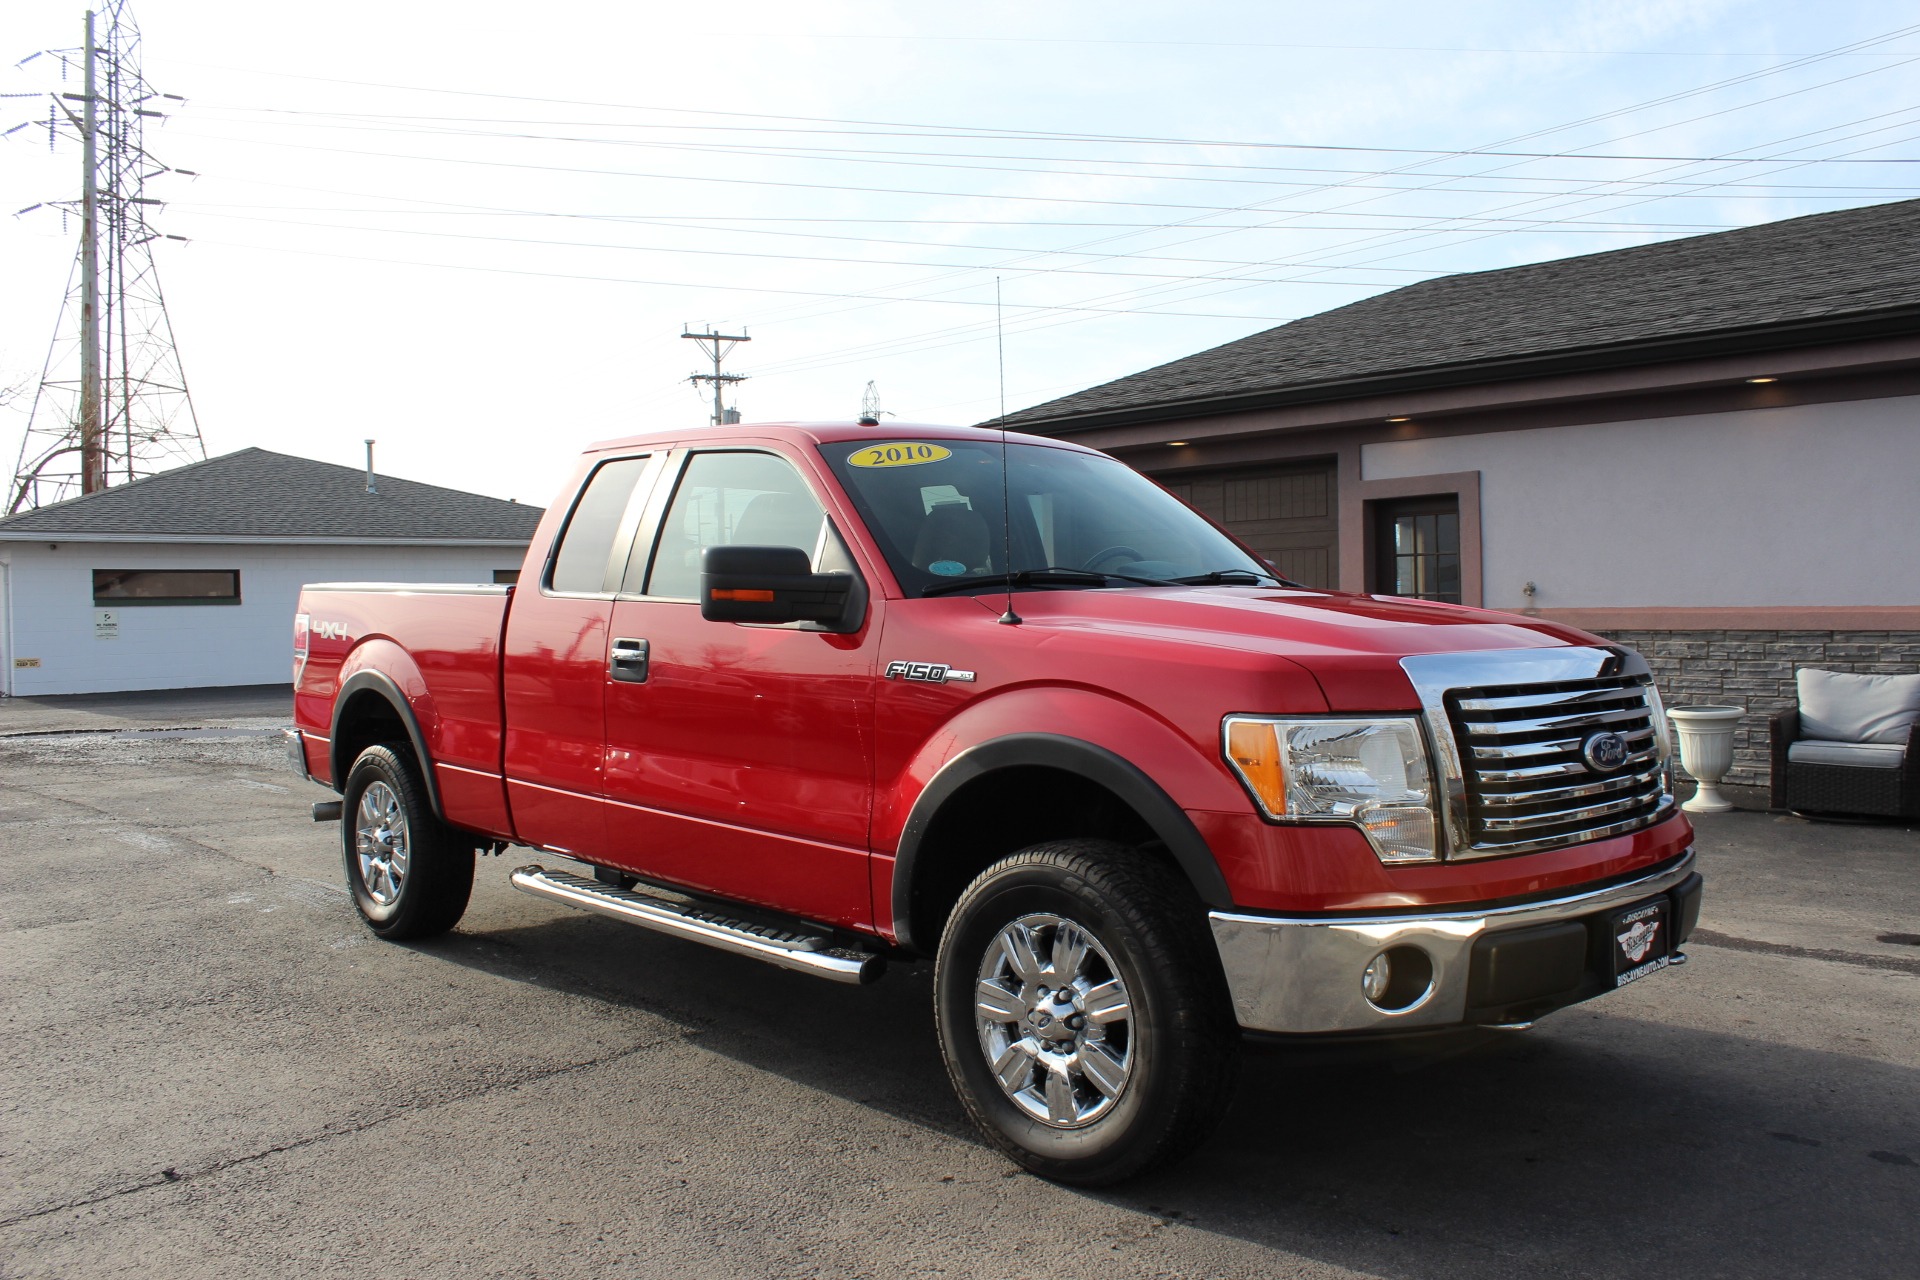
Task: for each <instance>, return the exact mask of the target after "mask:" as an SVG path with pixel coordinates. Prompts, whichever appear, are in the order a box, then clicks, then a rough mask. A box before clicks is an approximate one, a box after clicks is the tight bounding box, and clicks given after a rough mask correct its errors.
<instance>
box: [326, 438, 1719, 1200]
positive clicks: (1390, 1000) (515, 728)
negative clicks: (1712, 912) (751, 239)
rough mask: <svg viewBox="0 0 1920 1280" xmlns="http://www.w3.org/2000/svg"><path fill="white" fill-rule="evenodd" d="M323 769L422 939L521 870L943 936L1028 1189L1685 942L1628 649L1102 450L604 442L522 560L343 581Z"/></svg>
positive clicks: (1658, 718)
mask: <svg viewBox="0 0 1920 1280" xmlns="http://www.w3.org/2000/svg"><path fill="white" fill-rule="evenodd" d="M294 652H295V657H294V685H295V695H294V708H295V720H296V726H297V727H296V728H295V729H294V730H292V731H290V732H291V738H290V744H291V747H292V750H293V754H294V757H295V764H296V767H297V768H298V769H299V770H300V772H301V773H302V774H303V775H306V776H308V777H310V778H313V779H315V780H317V781H320V782H323V783H325V784H327V785H328V786H330V787H332V788H333V789H335V790H336V791H338V792H339V793H340V794H341V797H342V798H341V800H339V801H332V802H327V803H325V804H321V805H317V806H315V814H314V816H315V817H316V819H322V820H325V819H329V818H344V821H343V825H342V836H343V839H342V847H343V851H344V857H345V864H346V876H347V881H348V884H349V886H350V887H351V889H352V892H353V898H354V901H355V902H356V903H357V904H358V907H359V910H360V913H361V914H362V915H363V916H364V917H365V919H366V921H367V923H368V924H369V925H370V926H371V927H372V928H373V930H374V932H376V933H378V934H380V935H381V936H383V937H386V938H393V939H399V938H415V937H421V936H424V935H428V934H432V933H436V932H440V931H444V930H446V929H449V928H451V927H453V925H454V924H455V923H456V922H457V921H458V920H459V918H460V916H461V913H462V912H463V911H464V909H465V907H466V903H467V898H468V894H469V892H470V890H471V886H472V881H473V873H474V863H475V854H476V852H477V851H492V852H498V851H500V850H502V849H504V848H505V847H507V846H509V845H523V846H530V847H531V848H533V849H537V850H540V851H542V852H544V853H548V854H552V855H557V856H558V857H559V858H561V859H565V860H569V861H570V862H571V863H573V864H575V866H576V871H577V872H581V873H585V874H576V872H569V871H566V870H563V869H548V868H546V867H543V866H539V865H532V866H526V867H522V868H521V869H520V870H518V871H515V872H514V873H513V876H512V879H513V883H514V884H515V885H516V886H517V887H519V888H521V889H524V890H526V891H528V892H530V893H534V894H537V895H540V896H543V897H546V898H549V899H552V900H555V901H558V902H562V903H566V904H568V905H571V906H574V907H579V908H583V909H586V910H589V911H594V912H599V913H601V914H604V915H606V916H609V917H612V918H614V919H618V920H623V921H626V922H628V923H632V924H637V925H641V926H644V927H647V928H651V929H655V930H660V931H664V932H667V933H669V934H673V935H676V936H679V937H682V938H686V939H690V940H693V941H697V942H701V943H705V944H707V945H710V946H715V947H719V948H723V949H725V950H729V951H733V952H736V953H740V954H744V955H749V956H754V957H758V958H760V959H763V960H766V961H769V962H771V963H774V964H777V965H782V966H785V967H787V968H790V969H796V970H800V971H802V972H807V973H813V974H817V975H819V976H822V977H825V978H829V979H834V980H838V981H842V982H856V983H857V982H866V981H869V980H871V979H873V978H874V977H876V976H878V975H879V974H880V973H881V972H882V970H883V968H884V966H885V965H886V964H887V962H888V961H901V962H911V961H915V960H922V959H930V960H931V961H932V962H933V965H934V989H935V993H936V995H935V1011H934V1013H935V1019H936V1025H937V1028H938V1032H939V1037H940V1043H941V1046H942V1049H943V1052H944V1054H945V1057H946V1061H947V1065H948V1070H949V1073H950V1075H951V1077H952V1080H953V1084H954V1087H955V1089H956V1090H957V1091H958V1093H959V1096H960V1098H961V1100H962V1102H963V1103H964V1105H965V1106H966V1108H967V1110H968V1112H969V1113H970V1114H971V1115H972V1117H973V1118H974V1120H975V1121H976V1122H977V1123H978V1124H979V1126H980V1128H981V1130H982V1132H983V1133H984V1134H985V1135H986V1136H987V1138H988V1139H989V1140H991V1141H992V1142H994V1143H995V1144H997V1145H998V1146H999V1147H1000V1148H1002V1149H1003V1150H1005V1151H1006V1152H1007V1153H1008V1154H1009V1155H1010V1156H1012V1157H1013V1158H1014V1159H1015V1160H1017V1161H1019V1162H1020V1163H1022V1164H1024V1165H1025V1166H1027V1167H1028V1168H1030V1169H1032V1170H1034V1171H1036V1172H1039V1173H1042V1174H1044V1175H1047V1176H1049V1177H1054V1178H1059V1179H1062V1180H1066V1181H1071V1182H1078V1183H1083V1184H1099V1183H1106V1182H1112V1181H1115V1180H1117V1179H1119V1178H1123V1177H1126V1176H1128V1175H1130V1174H1133V1173H1136V1172H1138V1171H1140V1170H1142V1169H1144V1168H1146V1167H1148V1166H1149V1165H1153V1164H1156V1163H1160V1162H1163V1161H1166V1160H1168V1159H1171V1158H1173V1157H1175V1156H1177V1155H1179V1154H1181V1153H1183V1152H1185V1151H1187V1150H1189V1149H1191V1148H1192V1147H1193V1146H1194V1145H1195V1144H1197V1143H1198V1142H1199V1141H1200V1140H1201V1139H1202V1138H1203V1137H1205V1135H1206V1134H1207V1132H1208V1131H1209V1129H1210V1127H1211V1126H1212V1124H1213V1123H1214V1122H1215V1121H1216V1120H1217V1119H1218V1117H1219V1116H1220V1114H1221V1112H1222V1109H1223V1108H1224V1106H1225V1104H1226V1101H1227V1098H1228V1095H1229V1093H1230V1090H1231V1084H1232V1080H1233V1075H1234V1071H1235V1066H1236V1062H1237V1058H1238V1050H1239V1048H1240V1045H1241V1044H1242V1042H1243V1041H1245V1040H1247V1039H1250V1038H1251V1039H1256V1040H1259V1039H1265V1040H1273V1041H1281V1042H1285V1041H1289V1040H1295V1041H1297V1040H1300V1039H1314V1040H1321V1039H1327V1038H1349V1039H1359V1040H1366V1039H1370V1038H1382V1037H1390V1036H1404V1035H1409V1034H1415V1033H1432V1032H1435V1031H1438V1030H1443V1029H1455V1028H1461V1027H1473V1026H1500V1027H1512V1026H1518V1025H1523V1024H1526V1023H1528V1022H1531V1021H1532V1020H1533V1019H1535V1018H1538V1017H1540V1016H1542V1015H1543V1014H1545V1013H1548V1012H1549V1011H1551V1010H1554V1009H1557V1008H1560V1007H1562V1006H1565V1005H1568V1004H1572V1003H1574V1002H1576V1001H1580V1000H1585V999H1588V998H1590V997H1593V996H1595V995H1598V994H1600V993H1602V992H1605V991H1610V990H1613V989H1614V988H1615V987H1617V986H1620V985H1623V984H1624V983H1627V982H1630V981H1633V980H1635V979H1637V978H1640V977H1642V976H1645V975H1647V974H1649V973H1652V972H1654V971H1656V970H1658V969H1660V968H1662V967H1664V966H1667V965H1670V964H1677V963H1680V962H1682V961H1683V960H1684V959H1685V956H1684V954H1683V953H1682V952H1681V951H1680V949H1679V947H1680V944H1682V943H1683V942H1685V940H1686V938H1687V935H1688V932H1689V931H1690V930H1691V929H1692V927H1693V924H1694V921H1695V920H1696V919H1697V917H1698V914H1699V907H1700V890H1701V882H1700V877H1699V876H1698V875H1697V874H1695V872H1694V869H1693V863H1694V856H1693V849H1692V830H1691V828H1690V827H1689V826H1688V823H1687V821H1686V819H1685V818H1684V817H1683V816H1682V815H1681V814H1680V813H1679V812H1678V811H1677V809H1676V808H1675V806H1674V803H1673V797H1672V794H1671V772H1670V765H1669V762H1668V751H1669V748H1668V735H1667V727H1666V720H1665V714H1664V712H1663V710H1662V708H1661V704H1660V697H1659V694H1658V693H1657V692H1656V691H1655V689H1654V686H1653V682H1652V680H1651V679H1650V677H1649V675H1648V671H1647V667H1646V664H1645V663H1644V662H1643V661H1642V660H1641V659H1640V658H1639V656H1638V655H1636V654H1634V653H1633V652H1631V651H1630V650H1627V649H1623V648H1620V647H1618V646H1616V645H1611V644H1608V643H1606V642H1605V641H1603V640H1601V639H1599V638H1597V637H1594V636H1591V635H1587V634H1585V633H1582V632H1579V631H1574V630H1570V629H1568V628H1566V627H1561V626H1557V625H1554V624H1552V623H1549V622H1545V621H1542V620H1540V619H1535V618H1525V617H1516V616H1512V615H1507V614H1499V613H1490V612H1485V611H1481V610H1478V609H1470V608H1463V607H1460V606H1455V605H1446V604H1434V603H1425V602H1419V601H1410V600H1401V599H1395V598H1383V597H1376V596H1364V595H1349V594H1341V593H1338V592H1329V591H1318V590H1309V589H1306V588H1304V587H1301V586H1299V585H1297V584H1294V583H1291V582H1287V581H1285V580H1284V579H1282V578H1280V577H1278V576H1277V575H1276V574H1275V572H1274V569H1273V566H1272V565H1270V564H1269V563H1267V562H1266V561H1264V560H1262V559H1260V558H1259V557H1258V556H1256V555H1254V554H1252V553H1251V552H1249V551H1248V550H1247V549H1246V548H1245V547H1243V546H1241V545H1240V544H1239V543H1237V542H1236V541H1235V540H1234V539H1233V538H1231V537H1230V536H1228V535H1227V534H1226V533H1225V532H1223V531H1222V530H1221V529H1219V528H1218V527H1216V526H1215V525H1213V524H1212V523H1210V522H1209V521H1208V520H1206V519H1205V518H1203V517H1202V516H1200V515H1197V514H1196V513H1194V512H1193V511H1192V510H1190V509H1189V508H1187V507H1186V506H1184V505H1183V504H1181V503H1180V502H1179V501H1177V500H1176V499H1174V498H1173V497H1172V496H1170V495H1169V494H1167V493H1166V492H1165V491H1164V490H1162V489H1160V488H1159V487H1158V486H1156V485H1154V484H1153V483H1152V482H1151V481H1149V480H1147V479H1145V478H1144V477H1142V476H1140V475H1139V474H1138V473H1136V472H1134V471H1132V470H1130V469H1129V468H1127V467H1126V466H1124V465H1122V464H1121V463H1119V462H1117V461H1115V460H1114V459H1112V458H1109V457H1107V456H1105V455H1103V454H1099V453H1096V452H1093V451H1091V450H1088V449H1084V448H1080V447H1077V446H1075V445H1071V444H1065V443H1062V442H1059V441H1054V440H1045V439H1038V438H1033V437H1027V436H1020V435H1007V436H1002V435H1001V434H999V433H997V432H991V431H982V430H977V429H972V428H943V427H904V426H892V427H888V428H886V429H884V430H880V429H876V428H874V427H872V426H867V425H851V424H846V425H811V426H809V425H791V424H787V425H775V426H727V427H720V428H711V429H704V430H699V431H692V432H681V433H663V434H655V435H646V436H638V437H635V438H633V439H628V440H621V441H617V442H613V443H609V444H603V445H598V446H595V447H594V448H593V449H591V450H590V451H588V453H587V454H586V456H585V457H584V458H583V459H582V460H581V463H580V466H579V469H578V472H577V474H576V476H575V478H574V481H573V483H572V486H571V488H570V489H569V491H568V492H567V494H566V495H564V496H563V499H562V500H561V501H559V502H557V503H555V504H554V506H553V507H551V508H550V509H549V510H548V511H547V513H546V517H545V519H544V520H543V521H542V523H541V525H540V529H539V531H538V533H537V534H536V535H535V537H534V541H533V544H532V546H531V548H530V549H529V551H528V554H527V559H526V564H525V567H524V568H523V569H522V570H521V573H520V578H519V581H518V584H517V585H515V586H512V587H507V586H472V587H464V586H462V587H449V586H440V585H431V586H428V585H422V586H407V585H387V584H323V585H313V586H309V587H307V588H306V590H305V592H304V593H303V595H302V597H301V602H300V606H299V614H298V616H297V617H296V619H295V621H294Z"/></svg>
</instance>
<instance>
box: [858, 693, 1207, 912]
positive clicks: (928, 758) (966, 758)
mask: <svg viewBox="0 0 1920 1280" xmlns="http://www.w3.org/2000/svg"><path fill="white" fill-rule="evenodd" d="M1037 725H1070V726H1072V732H1071V733H1055V732H1036V731H1035V729H1034V726H1037ZM1218 754H1219V750H1218V746H1217V744H1213V743H1209V744H1208V746H1207V749H1206V750H1205V751H1204V752H1203V750H1202V749H1201V748H1200V747H1199V746H1198V745H1197V744H1196V743H1194V742H1193V741H1192V740H1190V739H1189V738H1188V737H1186V736H1185V735H1183V734H1181V733H1180V732H1179V731H1178V730H1176V729H1175V728H1174V727H1173V726H1171V725H1169V724H1167V723H1166V722H1165V721H1164V720H1161V719H1159V718H1157V717H1155V716H1153V715H1152V714H1150V713H1149V712H1147V711H1146V710H1144V709H1142V708H1140V707H1138V706H1136V705H1133V704H1131V703H1127V702H1123V701H1121V700H1120V699H1118V698H1115V697H1113V696H1111V695H1108V694H1101V693H1097V692H1094V691H1091V690H1085V689H1073V688H1057V687H1051V688H1026V689H1017V690H1010V691H1008V692H1006V693H1002V694H998V695H995V696H992V697H989V698H987V699H984V700H982V701H981V702H978V703H975V704H974V705H972V706H970V707H968V708H967V709H966V710H965V711H963V712H962V713H961V714H960V715H959V716H956V717H955V718H954V719H953V720H952V721H950V722H948V723H947V724H946V725H944V726H942V729H941V731H940V732H939V733H938V734H936V735H934V736H933V737H932V738H931V739H930V740H929V741H928V742H927V743H926V744H925V745H924V746H923V747H922V748H921V750H920V752H919V753H918V754H917V755H916V756H915V758H914V759H913V761H912V762H911V763H910V764H909V765H908V766H907V768H905V769H903V770H902V771H901V773H900V775H899V779H898V781H897V782H896V784H895V785H894V786H893V787H892V788H891V790H890V793H889V794H888V795H887V796H885V797H884V798H883V800H882V803H881V804H879V805H877V806H876V813H875V817H876V827H875V833H874V847H875V848H876V850H885V849H887V848H889V847H891V848H892V849H893V850H894V860H893V867H892V884H891V886H890V892H889V894H888V897H889V898H890V900H891V906H892V915H893V921H892V923H893V928H894V930H895V936H896V937H897V938H899V940H900V941H901V943H902V944H903V945H906V946H912V945H913V942H912V939H911V938H910V937H909V936H908V934H909V933H910V931H911V928H912V923H911V919H910V913H909V903H910V900H911V893H912V886H913V879H914V870H915V862H916V860H917V858H918V855H919V850H920V844H921V841H922V839H923V837H924V836H925V835H926V833H927V830H928V829H929V828H930V827H931V826H932V824H933V820H934V817H935V815H936V814H938V813H939V812H940V807H941V805H943V804H944V803H945V802H946V801H947V799H948V798H949V797H951V796H952V795H953V794H954V793H956V792H957V791H959V789H960V788H961V787H963V786H964V785H966V784H967V783H968V782H971V781H973V780H974V779H976V778H978V777H980V776H982V775H983V774H986V773H990V772H993V771H995V770H998V769H1004V768H1013V767H1020V766H1036V765H1037V766H1044V767H1048V768H1055V769H1060V770H1063V771H1065V772H1068V773H1073V774H1076V775H1078V776H1080V777H1083V778H1086V779H1087V780H1088V781H1089V782H1093V783H1096V784H1098V785H1100V786H1102V787H1104V788H1106V789H1107V790H1108V791H1111V792H1113V793H1114V794H1115V795H1117V796H1119V797H1120V798H1121V799H1122V800H1124V801H1125V802H1126V803H1127V804H1128V805H1129V806H1131V807H1132V808H1133V810H1134V812H1136V813H1137V814H1139V815H1140V817H1141V818H1142V819H1143V820H1144V821H1145V822H1146V824H1147V825H1148V827H1149V828H1151V829H1152V831H1153V832H1154V835H1155V836H1156V837H1157V838H1158V839H1159V840H1160V841H1161V842H1163V843H1164V844H1165V845H1166V847H1167V850H1168V851H1169V853H1171V854H1172V856H1173V857H1174V859H1175V860H1176V861H1177V862H1178V863H1179V865H1180V867H1181V869H1182V870H1183V871H1185V873H1186V875H1187V878H1188V879H1189V880H1190V881H1191V882H1192V884H1193V886H1194V890H1195V892H1196V893H1198V894H1199V896H1200V897H1201V899H1202V900H1204V901H1205V902H1206V903H1207V904H1208V905H1210V906H1218V907H1226V906H1231V905H1232V898H1231V896H1230V894H1229V893H1228V890H1227V883H1226V878H1225V877H1224V876H1223V875H1222V874H1221V871H1220V866H1219V863H1218V862H1217V861H1215V859H1214V857H1213V853H1212V851H1211V850H1209V849H1208V847H1207V843H1206V841H1205V840H1204V839H1203V838H1202V837H1201V835H1200V833H1199V830H1198V829H1197V828H1196V827H1195V826H1194V824H1193V822H1192V821H1191V820H1190V819H1189V818H1188V817H1187V815H1186V813H1185V810H1186V809H1195V810H1205V809H1227V810H1231V809H1233V808H1236V807H1238V806H1240V805H1243V804H1245V797H1244V794H1243V793H1242V792H1241V791H1240V789H1239V785H1238V784H1237V783H1236V782H1234V781H1233V779H1232V778H1231V776H1230V775H1229V774H1228V773H1227V771H1226V767H1225V765H1224V764H1222V763H1221V762H1220V761H1219V760H1218V759H1217V757H1218Z"/></svg>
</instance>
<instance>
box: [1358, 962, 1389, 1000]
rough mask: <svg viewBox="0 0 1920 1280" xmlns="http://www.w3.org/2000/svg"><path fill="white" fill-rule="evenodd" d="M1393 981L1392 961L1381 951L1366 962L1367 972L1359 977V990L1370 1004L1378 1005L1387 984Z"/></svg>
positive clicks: (1384, 993)
mask: <svg viewBox="0 0 1920 1280" xmlns="http://www.w3.org/2000/svg"><path fill="white" fill-rule="evenodd" d="M1392 981H1393V961H1392V960H1390V959H1388V958H1387V953H1386V952H1384V951H1382V952H1381V953H1380V954H1379V955H1377V956H1375V957H1374V958H1373V959H1371V960H1369V961H1367V971H1366V972H1365V973H1363V974H1361V975H1360V990H1361V993H1362V994H1364V995H1365V996H1366V997H1367V1000H1368V1001H1369V1002H1370V1003H1372V1004H1379V1003H1380V1001H1381V1000H1382V999H1383V998H1384V997H1385V996H1386V994H1387V984H1388V983H1389V982H1392Z"/></svg>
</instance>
